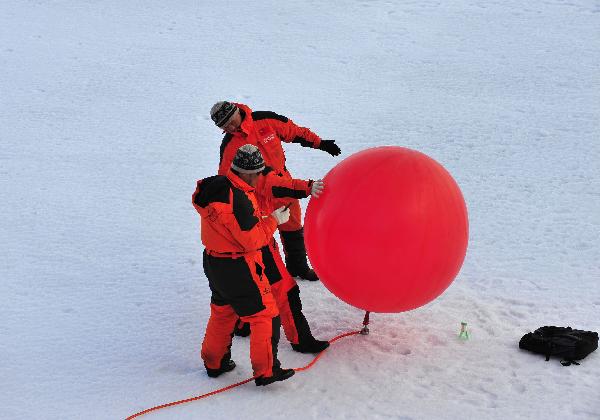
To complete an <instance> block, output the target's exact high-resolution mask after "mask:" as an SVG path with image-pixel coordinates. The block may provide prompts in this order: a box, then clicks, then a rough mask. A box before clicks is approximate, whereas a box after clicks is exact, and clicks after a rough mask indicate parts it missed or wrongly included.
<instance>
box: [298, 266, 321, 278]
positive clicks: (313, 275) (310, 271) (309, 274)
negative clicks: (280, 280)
mask: <svg viewBox="0 0 600 420" xmlns="http://www.w3.org/2000/svg"><path fill="white" fill-rule="evenodd" d="M298 277H300V278H301V279H302V280H308V281H319V276H317V273H315V270H313V269H312V268H309V269H308V271H307V272H305V273H304V274H300V275H298Z"/></svg>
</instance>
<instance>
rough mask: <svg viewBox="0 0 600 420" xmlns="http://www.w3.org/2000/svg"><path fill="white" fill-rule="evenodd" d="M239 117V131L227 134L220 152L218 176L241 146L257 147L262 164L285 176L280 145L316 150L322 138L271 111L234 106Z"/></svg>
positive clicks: (222, 173) (241, 105)
mask: <svg viewBox="0 0 600 420" xmlns="http://www.w3.org/2000/svg"><path fill="white" fill-rule="evenodd" d="M236 105H237V107H238V108H239V109H240V114H241V116H242V124H241V125H240V130H239V131H238V132H236V133H233V134H229V133H227V134H226V135H225V137H224V138H223V142H222V143H221V149H220V160H219V175H225V174H226V173H227V171H229V168H230V166H231V161H232V160H233V157H234V156H235V153H236V152H237V149H239V148H240V147H241V146H243V145H244V144H247V143H249V144H253V145H254V146H256V147H258V149H259V150H260V152H261V153H262V155H263V159H264V160H265V163H266V164H267V165H268V166H270V167H271V168H273V169H274V170H275V171H276V172H278V173H287V170H286V168H285V153H284V151H283V147H282V146H281V142H282V141H283V142H286V143H298V144H300V145H301V146H304V147H310V148H313V149H318V148H319V146H320V144H321V138H320V137H319V136H317V135H316V134H315V133H313V132H312V131H310V130H309V129H308V128H305V127H299V126H297V125H296V124H294V123H293V122H292V120H290V119H288V118H287V117H284V116H282V115H278V114H276V113H274V112H271V111H254V112H253V111H252V110H251V109H250V108H249V107H248V106H247V105H244V104H238V103H236Z"/></svg>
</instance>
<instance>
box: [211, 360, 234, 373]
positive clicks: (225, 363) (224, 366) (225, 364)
mask: <svg viewBox="0 0 600 420" xmlns="http://www.w3.org/2000/svg"><path fill="white" fill-rule="evenodd" d="M204 367H205V368H206V373H207V374H208V376H210V377H211V378H216V377H217V376H220V375H221V374H223V373H225V372H229V371H232V370H233V369H235V362H234V361H233V360H231V359H223V360H222V361H221V367H220V368H219V369H209V368H207V367H206V365H204Z"/></svg>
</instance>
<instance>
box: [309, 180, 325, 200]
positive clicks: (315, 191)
mask: <svg viewBox="0 0 600 420" xmlns="http://www.w3.org/2000/svg"><path fill="white" fill-rule="evenodd" d="M324 188H325V184H324V183H323V180H322V179H319V180H317V181H314V182H313V183H312V185H311V187H310V195H312V196H314V197H315V198H319V196H320V195H321V193H322V192H323V189H324Z"/></svg>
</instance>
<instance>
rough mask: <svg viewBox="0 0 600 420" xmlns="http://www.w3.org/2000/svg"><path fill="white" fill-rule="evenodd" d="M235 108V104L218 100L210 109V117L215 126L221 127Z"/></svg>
mask: <svg viewBox="0 0 600 420" xmlns="http://www.w3.org/2000/svg"><path fill="white" fill-rule="evenodd" d="M237 109H238V108H237V106H235V104H232V103H231V102H227V101H220V102H217V103H216V104H214V105H213V106H212V108H211V109H210V118H212V120H213V121H214V122H215V124H216V125H217V127H223V126H224V125H225V124H226V123H227V121H229V119H230V118H231V117H232V116H233V114H234V113H235V111H236V110H237Z"/></svg>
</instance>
